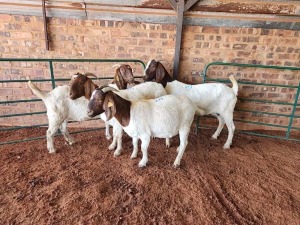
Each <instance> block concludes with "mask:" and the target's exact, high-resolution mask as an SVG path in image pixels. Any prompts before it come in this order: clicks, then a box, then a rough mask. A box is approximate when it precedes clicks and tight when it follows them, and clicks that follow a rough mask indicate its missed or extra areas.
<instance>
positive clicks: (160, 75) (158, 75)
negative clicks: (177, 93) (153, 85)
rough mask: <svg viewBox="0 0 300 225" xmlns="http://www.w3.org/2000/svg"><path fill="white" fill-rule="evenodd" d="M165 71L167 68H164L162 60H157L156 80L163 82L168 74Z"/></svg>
mask: <svg viewBox="0 0 300 225" xmlns="http://www.w3.org/2000/svg"><path fill="white" fill-rule="evenodd" d="M165 72H166V69H165V68H164V66H163V65H162V64H161V63H160V62H157V67H156V75H155V81H156V82H157V83H161V82H162V80H163V79H164V77H165V75H166V74H165Z"/></svg>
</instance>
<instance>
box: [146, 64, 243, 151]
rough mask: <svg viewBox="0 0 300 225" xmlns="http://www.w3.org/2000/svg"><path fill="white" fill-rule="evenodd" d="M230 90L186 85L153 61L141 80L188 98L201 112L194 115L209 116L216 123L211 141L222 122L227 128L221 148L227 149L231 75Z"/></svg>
mask: <svg viewBox="0 0 300 225" xmlns="http://www.w3.org/2000/svg"><path fill="white" fill-rule="evenodd" d="M229 79H230V81H231V83H232V88H229V87H228V86H226V85H224V84H221V83H206V84H196V85H189V84H185V83H182V82H179V81H176V80H174V79H173V78H172V77H171V76H170V74H169V73H168V72H167V70H166V69H165V68H164V66H163V65H162V64H161V63H160V62H159V61H156V60H150V61H149V62H148V63H147V66H146V68H145V76H144V80H145V81H152V80H155V81H156V82H158V83H160V84H162V85H163V86H164V87H165V89H166V91H167V93H168V94H174V95H184V96H187V97H189V98H190V99H191V100H192V101H193V102H194V104H195V105H196V106H197V107H198V108H199V109H201V110H202V111H201V110H199V111H198V113H197V114H198V115H208V114H212V115H214V116H216V117H217V118H218V120H219V126H218V128H217V130H216V132H215V133H214V134H213V135H212V138H214V139H217V138H218V136H219V134H220V132H221V131H222V129H223V127H224V125H225V123H226V126H227V128H228V138H227V141H226V143H225V144H224V148H230V145H231V143H232V138H233V133H234V130H235V126H234V123H233V111H234V107H235V104H236V101H237V97H236V96H237V93H238V84H237V81H236V80H235V78H234V76H233V75H230V76H229Z"/></svg>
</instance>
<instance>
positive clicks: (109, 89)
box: [102, 86, 119, 93]
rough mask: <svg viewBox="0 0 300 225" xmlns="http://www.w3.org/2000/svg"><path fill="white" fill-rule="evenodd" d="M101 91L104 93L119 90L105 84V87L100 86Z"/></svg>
mask: <svg viewBox="0 0 300 225" xmlns="http://www.w3.org/2000/svg"><path fill="white" fill-rule="evenodd" d="M102 91H103V93H106V92H108V91H119V90H117V89H115V88H113V87H109V86H107V87H104V88H102Z"/></svg>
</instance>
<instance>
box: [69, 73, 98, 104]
mask: <svg viewBox="0 0 300 225" xmlns="http://www.w3.org/2000/svg"><path fill="white" fill-rule="evenodd" d="M88 76H94V77H96V76H95V75H94V74H92V73H85V74H81V73H76V74H74V75H73V76H72V79H71V81H70V83H69V86H70V91H69V96H70V98H71V99H72V100H74V99H77V98H80V97H82V96H84V97H85V98H86V99H90V98H91V95H92V92H93V91H94V90H95V88H96V87H98V86H97V85H96V84H94V83H93V81H92V80H91V79H90V78H89V77H88Z"/></svg>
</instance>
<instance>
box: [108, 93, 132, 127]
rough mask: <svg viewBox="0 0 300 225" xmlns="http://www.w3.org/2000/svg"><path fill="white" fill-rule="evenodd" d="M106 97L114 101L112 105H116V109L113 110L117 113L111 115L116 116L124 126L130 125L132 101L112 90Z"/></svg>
mask: <svg viewBox="0 0 300 225" xmlns="http://www.w3.org/2000/svg"><path fill="white" fill-rule="evenodd" d="M106 98H109V99H111V101H112V103H113V106H112V107H114V109H111V110H112V111H115V113H114V115H111V117H112V116H113V117H115V118H116V119H117V120H118V121H119V123H120V124H121V125H122V126H123V127H126V126H128V124H129V121H130V107H131V102H130V101H128V100H126V99H124V98H122V97H120V96H119V95H117V94H115V93H113V92H112V91H110V92H108V93H107V95H106Z"/></svg>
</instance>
